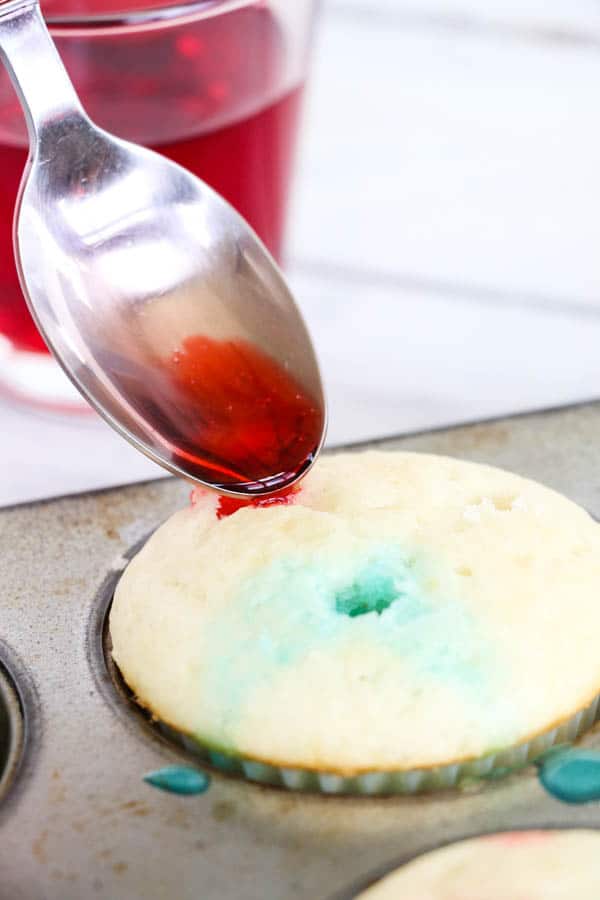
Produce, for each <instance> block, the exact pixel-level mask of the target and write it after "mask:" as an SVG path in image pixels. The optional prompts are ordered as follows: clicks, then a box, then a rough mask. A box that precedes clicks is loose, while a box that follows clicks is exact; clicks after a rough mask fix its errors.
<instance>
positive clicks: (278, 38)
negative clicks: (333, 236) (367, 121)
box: [0, 4, 301, 352]
mask: <svg viewBox="0 0 600 900" xmlns="http://www.w3.org/2000/svg"><path fill="white" fill-rule="evenodd" d="M58 46H59V50H60V51H61V54H62V56H63V59H64V61H65V64H66V66H67V68H68V70H69V72H70V74H71V77H72V78H73V81H74V83H75V85H76V86H77V88H78V90H79V92H80V95H81V97H82V100H83V102H84V105H85V106H86V107H87V109H88V111H89V112H90V114H91V116H92V118H94V120H95V121H96V122H98V123H99V124H100V125H103V126H105V127H106V128H108V129H109V130H110V131H113V132H115V133H116V134H119V135H120V136H122V137H125V138H128V139H131V140H136V141H138V142H143V143H145V144H146V145H147V146H151V147H153V149H155V150H158V151H159V152H160V153H162V154H163V155H164V156H167V157H169V158H170V159H172V160H174V161H175V162H177V163H179V164H181V165H183V166H184V167H185V168H187V169H189V170H190V171H192V172H194V173H195V174H197V175H199V176H200V177H201V178H203V179H204V180H205V181H207V182H208V183H209V184H210V185H211V186H212V187H214V188H215V189H216V190H217V191H218V192H219V193H221V194H222V195H223V196H224V197H225V198H226V199H227V200H229V201H230V203H232V204H233V205H234V206H235V207H236V209H238V211H239V212H240V213H241V214H242V215H243V216H244V217H245V218H246V219H247V220H248V221H249V222H250V224H251V225H252V226H253V227H254V229H255V230H256V231H257V233H258V234H259V236H260V237H261V238H262V240H263V241H264V242H265V244H266V245H267V246H268V247H269V249H270V250H271V252H272V253H273V254H274V256H275V257H276V258H281V249H282V237H283V225H284V219H285V212H286V200H287V194H288V187H289V180H290V175H291V168H292V162H293V149H294V144H295V137H296V127H297V123H298V113H299V108H300V97H301V87H300V86H296V87H295V88H293V89H291V90H290V89H289V88H286V89H285V91H284V92H283V93H282V92H281V91H278V90H277V86H278V84H279V83H280V81H281V71H282V66H283V63H284V52H285V47H284V44H283V40H282V34H281V32H280V29H279V27H278V25H277V23H276V21H275V20H274V18H273V16H272V14H271V13H270V12H269V11H268V10H267V9H266V8H264V7H262V6H261V5H260V4H257V5H256V6H254V7H248V8H245V9H242V10H238V11H234V12H232V13H228V14H226V15H220V16H215V17H214V18H211V19H207V20H206V21H203V22H201V23H191V24H190V25H189V28H188V27H187V26H186V28H170V29H165V31H164V33H163V32H161V31H149V32H147V33H135V32H133V33H132V34H127V35H126V36H124V37H121V38H120V39H118V40H117V39H115V40H114V41H112V40H110V41H108V40H106V39H98V40H96V39H95V38H93V37H79V36H77V35H73V36H71V37H68V36H67V37H65V36H63V37H61V38H60V39H59V40H58ZM190 85H191V86H192V87H193V90H190ZM6 96H7V94H6V88H4V89H3V97H4V98H5V97H6ZM157 98H159V99H158V101H157ZM261 98H267V99H266V100H261ZM231 109H235V110H241V114H240V115H239V116H237V117H236V116H234V117H233V121H232V120H231V115H229V113H228V111H229V110H231ZM17 119H18V120H19V123H18V124H19V127H20V119H21V112H20V109H19V107H18V104H17V101H16V99H14V102H11V103H3V104H2V105H0V133H1V134H5V133H6V132H7V129H5V128H2V126H3V125H4V124H5V123H6V122H10V121H15V120H17ZM190 122H192V123H193V124H192V126H191V127H190V124H189V123H190ZM206 122H209V123H211V122H216V123H217V126H216V127H214V128H212V127H209V129H208V130H207V128H206ZM219 122H221V123H223V124H219ZM15 130H18V129H15ZM8 131H10V129H8ZM180 132H181V135H180V134H179V133H180ZM164 134H169V135H173V134H177V139H175V140H172V139H169V140H162V139H161V136H162V135H164ZM157 135H158V137H156V136H157ZM26 159H27V151H26V149H25V144H24V139H23V143H22V144H21V145H20V146H15V144H14V143H12V144H9V143H3V142H2V140H1V139H0V334H4V335H5V336H6V337H8V338H9V339H10V341H11V342H12V344H13V346H14V347H15V348H17V349H22V350H28V351H36V352H44V351H45V349H46V348H45V345H44V342H43V340H42V338H41V337H40V335H39V333H38V332H37V329H36V327H35V325H34V323H33V321H32V319H31V317H30V315H29V312H28V309H27V307H26V304H25V301H24V299H23V297H22V294H21V290H20V287H19V283H18V279H17V274H16V270H15V265H14V260H13V254H12V218H13V210H14V205H15V200H16V197H17V191H18V187H19V183H20V180H21V175H22V172H23V169H24V167H25V163H26Z"/></svg>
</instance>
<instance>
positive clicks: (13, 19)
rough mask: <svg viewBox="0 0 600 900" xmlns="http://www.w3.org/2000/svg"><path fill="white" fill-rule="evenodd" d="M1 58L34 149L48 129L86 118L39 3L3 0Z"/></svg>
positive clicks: (29, 0)
mask: <svg viewBox="0 0 600 900" xmlns="http://www.w3.org/2000/svg"><path fill="white" fill-rule="evenodd" d="M0 59H1V60H2V62H3V63H4V65H5V66H6V68H7V70H8V74H9V75H10V78H11V81H12V83H13V85H14V87H15V90H16V92H17V95H18V97H19V100H20V102H21V106H22V107H23V111H24V112H25V117H26V119H27V128H28V131H29V141H30V144H31V147H32V149H33V148H34V147H36V146H37V145H38V143H39V142H43V137H44V130H45V128H46V127H48V126H51V125H54V124H56V123H57V122H62V121H64V120H65V118H67V117H71V116H76V117H77V118H78V119H80V118H81V117H84V116H85V113H84V112H83V109H82V107H81V104H80V102H79V98H78V97H77V94H76V93H75V89H74V87H73V85H72V83H71V80H70V78H69V76H68V75H67V71H66V69H65V67H64V65H63V63H62V60H61V58H60V56H59V55H58V51H57V49H56V47H55V46H54V42H53V40H52V38H51V37H50V33H49V31H48V29H47V27H46V23H45V22H44V17H43V16H42V12H41V10H40V7H39V2H38V0H0Z"/></svg>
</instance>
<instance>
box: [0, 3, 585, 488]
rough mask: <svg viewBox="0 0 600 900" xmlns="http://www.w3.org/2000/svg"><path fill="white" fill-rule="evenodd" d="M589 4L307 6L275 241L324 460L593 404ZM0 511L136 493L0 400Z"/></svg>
mask: <svg viewBox="0 0 600 900" xmlns="http://www.w3.org/2000/svg"><path fill="white" fill-rule="evenodd" d="M599 89H600V0H478V2H476V0H413V2H409V0H325V3H324V14H323V17H322V22H321V28H320V32H319V35H318V42H317V48H316V54H315V65H314V70H313V77H312V80H311V85H310V91H309V97H308V104H307V112H306V128H305V133H304V141H303V146H302V153H301V159H300V172H299V177H298V180H297V185H296V195H295V202H294V206H293V213H292V218H291V229H290V254H289V255H290V275H291V279H292V282H293V285H294V287H295V290H296V294H297V297H298V299H299V301H300V303H301V305H302V307H303V309H304V312H305V315H306V317H307V319H308V322H309V325H310V327H311V329H312V332H313V335H314V338H315V342H316V344H317V348H318V351H319V353H320V356H321V360H322V365H323V369H324V374H325V380H326V385H327V388H328V393H329V402H330V414H331V426H330V443H332V444H335V443H339V442H344V441H351V440H358V439H361V438H366V437H370V436H379V435H384V434H392V433H398V432H402V431H407V430H411V429H416V428H424V427H429V426H433V425H440V424H446V423H451V422H455V421H465V420H469V419H474V418H478V417H482V416H490V415H496V414H501V413H505V412H510V411H515V410H522V409H528V408H533V407H540V406H545V405H553V404H558V403H564V402H569V401H572V400H578V399H588V398H591V397H594V396H596V395H598V394H600V227H599V218H600V124H599V123H600V106H599V103H598V94H599ZM0 433H1V435H2V440H1V441H0V472H1V475H0V503H13V502H19V501H22V500H26V499H34V498H37V497H42V496H50V495H53V494H60V493H65V492H70V491H78V490H82V489H85V488H88V487H100V486H104V485H109V484H117V483H123V482H126V481H128V480H134V479H140V478H147V477H153V476H154V475H155V474H161V470H159V469H157V468H156V467H154V466H153V465H152V464H151V463H149V462H147V461H146V460H144V459H143V458H142V457H141V456H139V455H138V454H137V453H136V452H135V451H133V450H132V449H131V448H129V447H128V446H127V445H126V444H125V443H124V442H123V441H122V440H121V439H119V438H117V437H116V436H115V435H113V434H112V432H111V431H110V430H109V429H108V427H107V426H104V425H103V424H102V423H101V422H99V421H95V420H93V421H89V422H87V423H81V422H73V421H71V422H68V421H64V420H56V419H54V418H53V417H51V416H44V415H40V414H34V413H31V412H26V413H25V412H23V411H22V410H18V409H16V408H11V407H9V406H6V405H5V406H2V405H0Z"/></svg>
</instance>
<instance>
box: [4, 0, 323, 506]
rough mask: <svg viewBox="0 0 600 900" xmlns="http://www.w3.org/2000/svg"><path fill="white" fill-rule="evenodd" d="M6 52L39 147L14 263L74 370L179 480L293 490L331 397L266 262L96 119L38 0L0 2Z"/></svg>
mask: <svg viewBox="0 0 600 900" xmlns="http://www.w3.org/2000/svg"><path fill="white" fill-rule="evenodd" d="M0 57H1V58H2V60H3V62H4V63H5V65H6V66H7V68H8V71H9V73H10V76H11V79H12V81H13V84H14V86H15V88H16V90H17V93H18V95H19V98H20V101H21V104H22V106H23V109H24V111H25V115H26V118H27V125H28V130H29V139H30V148H31V152H30V160H29V163H28V167H27V170H26V173H25V177H24V180H23V183H22V185H21V191H20V196H19V202H18V205H17V212H16V216H15V253H16V257H17V265H18V268H19V274H20V278H21V283H22V286H23V291H24V293H25V296H26V299H27V301H28V304H29V308H30V310H31V312H32V314H33V317H34V319H35V321H36V324H37V325H38V327H39V329H40V331H41V332H42V334H43V336H44V338H45V339H46V342H47V343H48V345H49V347H50V348H51V350H52V352H53V353H54V355H55V356H56V358H57V359H58V361H59V362H60V364H61V365H62V367H63V369H64V370H65V371H66V373H67V374H68V375H69V377H70V378H71V380H72V381H73V382H74V384H75V385H76V387H77V388H78V389H79V390H80V391H81V393H82V394H83V395H84V396H85V397H86V398H87V400H89V402H90V403H91V404H92V405H93V406H94V407H95V408H96V409H97V410H98V412H99V413H100V414H101V415H102V416H103V417H104V418H105V419H106V420H107V421H108V422H109V423H110V424H111V425H112V426H113V427H114V428H115V429H116V430H117V431H118V432H119V433H120V434H121V435H123V437H125V438H126V439H127V440H128V441H130V442H131V443H132V444H133V445H134V446H135V447H137V448H138V449H139V450H141V451H142V452H143V453H145V454H146V456H149V457H150V458H151V459H153V460H154V461H155V462H157V463H159V464H160V465H162V466H164V467H165V468H166V469H168V470H170V471H171V472H174V473H176V474H178V475H183V476H185V477H186V478H188V479H191V480H192V481H195V482H198V483H200V484H203V485H205V486H209V487H215V488H217V489H218V490H220V491H221V492H223V493H231V494H234V495H244V496H248V495H260V494H264V493H269V492H272V491H274V490H277V489H280V488H285V487H287V486H289V485H291V484H292V483H293V482H294V481H296V480H297V479H298V478H299V477H301V475H302V474H304V472H306V471H307V470H308V468H310V466H311V465H312V463H313V461H314V459H315V457H316V455H317V454H318V452H319V450H320V447H321V444H322V442H323V438H324V432H325V402H324V396H323V389H322V385H321V378H320V374H319V369H318V364H317V360H316V357H315V353H314V350H313V347H312V344H311V340H310V337H309V334H308V332H307V329H306V327H305V325H304V322H303V320H302V317H301V315H300V313H299V311H298V309H297V307H296V305H295V303H294V300H293V298H292V296H291V294H290V292H289V290H288V288H287V286H286V284H285V281H284V279H283V277H282V275H281V272H280V271H279V269H278V268H277V266H276V265H275V263H274V261H273V259H272V258H271V257H270V255H269V253H268V252H267V251H266V249H265V248H264V246H263V245H262V244H261V242H260V241H259V240H258V238H257V237H256V235H255V234H254V232H253V231H252V230H251V229H250V227H249V226H248V225H247V224H246V222H245V221H244V220H243V219H242V218H241V217H240V216H239V215H238V214H237V213H236V212H235V211H234V210H233V209H232V207H230V206H229V205H228V204H227V203H226V202H225V201H224V200H223V199H222V198H221V197H219V196H218V195H217V194H216V193H214V192H213V191H212V190H211V189H210V188H209V187H208V186H207V185H206V184H204V183H203V182H202V181H200V180H199V179H198V178H195V177H193V176H192V175H191V174H190V173H189V172H187V171H185V170H184V169H182V168H180V167H179V166H177V165H175V164H174V163H171V162H169V161H167V160H166V159H164V158H163V157H161V156H159V155H158V154H156V153H153V152H151V151H149V150H146V149H144V148H142V147H138V146H136V145H134V144H131V143H128V142H126V141H123V140H120V139H119V138H116V137H113V136H112V135H110V134H108V133H107V132H106V131H103V130H102V129H101V128H98V127H96V126H95V125H94V124H93V123H92V122H91V121H90V119H89V118H88V117H87V115H86V114H85V112H84V110H83V109H82V106H81V103H80V102H79V99H78V97H77V95H76V93H75V90H74V88H73V85H72V84H71V82H70V80H69V77H68V75H67V73H66V71H65V69H64V67H63V64H62V62H61V60H60V57H59V55H58V53H57V51H56V48H55V46H54V44H53V42H52V39H51V37H50V35H49V33H48V30H47V28H46V25H45V23H44V20H43V17H42V14H41V12H40V9H39V5H38V2H37V0H0ZM124 90H126V85H125V86H124ZM232 165H235V161H232ZM3 249H5V248H3Z"/></svg>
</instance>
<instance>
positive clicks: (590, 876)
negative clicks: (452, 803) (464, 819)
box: [356, 830, 600, 900]
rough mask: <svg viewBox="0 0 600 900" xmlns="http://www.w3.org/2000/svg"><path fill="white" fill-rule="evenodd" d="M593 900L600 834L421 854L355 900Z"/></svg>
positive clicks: (486, 842) (598, 879)
mask: <svg viewBox="0 0 600 900" xmlns="http://www.w3.org/2000/svg"><path fill="white" fill-rule="evenodd" d="M484 896H485V900H525V898H526V900H550V898H551V900H598V897H600V833H599V832H597V831H585V830H571V831H515V832H505V833H502V834H494V835H488V836H486V837H480V838H472V839H471V840H468V841H460V842H459V843H456V844H451V845H449V846H448V847H443V848H442V849H441V850H435V851H434V852H433V853H426V854H424V855H423V856H420V857H418V858H417V859H415V860H413V861H412V862H411V863H409V864H408V865H405V866H403V867H402V868H400V869H397V870H396V871H395V872H393V873H392V874H391V875H388V876H387V877H386V878H383V879H382V880H381V881H378V882H377V883H376V884H374V885H373V886H372V887H371V888H369V889H368V890H366V891H364V892H363V893H361V894H359V895H358V896H357V898H356V900H416V898H418V897H420V898H423V900H425V898H427V900H456V898H460V900H482V898H483V897H484Z"/></svg>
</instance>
